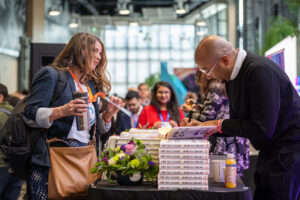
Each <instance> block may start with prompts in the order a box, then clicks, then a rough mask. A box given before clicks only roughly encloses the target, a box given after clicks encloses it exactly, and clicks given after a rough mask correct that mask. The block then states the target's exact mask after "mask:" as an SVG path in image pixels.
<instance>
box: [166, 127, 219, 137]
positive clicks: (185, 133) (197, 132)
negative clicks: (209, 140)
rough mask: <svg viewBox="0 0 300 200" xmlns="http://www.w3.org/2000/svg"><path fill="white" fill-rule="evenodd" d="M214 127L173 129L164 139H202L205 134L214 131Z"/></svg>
mask: <svg viewBox="0 0 300 200" xmlns="http://www.w3.org/2000/svg"><path fill="white" fill-rule="evenodd" d="M216 128H217V127H216V126H183V127H174V128H172V129H171V130H170V131H169V132H168V133H167V135H166V139H182V138H186V139H187V138H189V139H192V138H198V139H203V138H204V135H205V133H207V132H209V131H212V130H214V129H216Z"/></svg>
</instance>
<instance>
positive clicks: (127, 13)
mask: <svg viewBox="0 0 300 200" xmlns="http://www.w3.org/2000/svg"><path fill="white" fill-rule="evenodd" d="M119 14H120V15H129V14H130V10H128V9H123V10H119Z"/></svg>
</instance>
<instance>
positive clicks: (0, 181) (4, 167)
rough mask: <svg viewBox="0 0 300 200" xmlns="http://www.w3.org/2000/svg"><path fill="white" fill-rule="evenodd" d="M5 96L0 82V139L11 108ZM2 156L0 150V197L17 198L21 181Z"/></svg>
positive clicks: (5, 88) (15, 199) (9, 199)
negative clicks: (11, 171) (11, 172)
mask: <svg viewBox="0 0 300 200" xmlns="http://www.w3.org/2000/svg"><path fill="white" fill-rule="evenodd" d="M7 98H8V92H7V87H6V86H5V85H3V84H1V83H0V140H1V138H2V137H3V135H2V130H3V127H4V124H5V122H6V120H7V119H8V117H9V115H10V112H11V111H12V110H13V107H12V106H11V105H10V104H9V102H8V101H7ZM4 156H5V155H4V153H3V152H1V151H0V199H7V200H17V199H18V197H19V194H20V191H21V187H22V181H21V180H20V179H18V178H17V177H16V176H14V175H13V174H10V173H9V165H8V163H6V162H5V161H4V160H3V158H4Z"/></svg>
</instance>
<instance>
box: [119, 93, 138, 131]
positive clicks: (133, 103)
mask: <svg viewBox="0 0 300 200" xmlns="http://www.w3.org/2000/svg"><path fill="white" fill-rule="evenodd" d="M125 100H126V107H127V109H128V110H129V111H130V113H131V117H129V116H128V115H126V114H125V113H123V112H122V113H121V114H120V120H119V124H118V131H117V133H118V134H120V133H121V132H123V131H125V130H126V129H130V128H138V126H139V125H138V121H139V117H140V114H141V113H142V110H143V106H142V105H141V103H140V97H139V94H138V93H137V92H136V91H130V92H128V93H127V94H126V97H125Z"/></svg>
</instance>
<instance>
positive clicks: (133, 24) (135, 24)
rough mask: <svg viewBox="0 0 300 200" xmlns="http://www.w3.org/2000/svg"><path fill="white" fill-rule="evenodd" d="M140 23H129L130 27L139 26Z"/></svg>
mask: <svg viewBox="0 0 300 200" xmlns="http://www.w3.org/2000/svg"><path fill="white" fill-rule="evenodd" d="M138 25H139V23H138V22H129V26H138Z"/></svg>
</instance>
